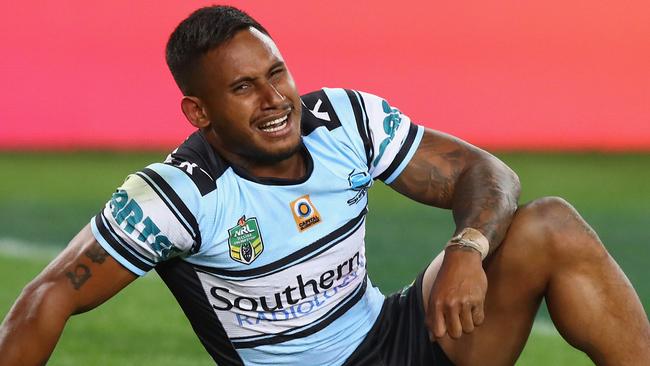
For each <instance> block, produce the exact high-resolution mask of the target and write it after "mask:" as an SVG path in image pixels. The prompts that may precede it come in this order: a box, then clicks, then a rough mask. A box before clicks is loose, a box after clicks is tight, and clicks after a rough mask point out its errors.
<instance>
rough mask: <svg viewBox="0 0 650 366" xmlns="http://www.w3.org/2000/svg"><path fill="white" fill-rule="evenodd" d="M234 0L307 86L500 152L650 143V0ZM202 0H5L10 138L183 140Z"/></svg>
mask: <svg viewBox="0 0 650 366" xmlns="http://www.w3.org/2000/svg"><path fill="white" fill-rule="evenodd" d="M402 3H406V2H395V1H351V0H347V1H327V2H315V1H314V2H312V1H304V0H303V1H273V2H271V1H232V2H230V4H232V5H235V6H238V7H241V8H242V9H243V10H245V11H247V12H249V13H250V14H251V15H252V16H254V17H255V18H257V19H258V20H259V21H260V22H261V23H262V24H263V25H265V27H266V28H267V29H269V31H270V32H271V34H272V36H273V37H274V38H275V40H276V43H277V44H278V45H279V47H280V49H281V51H282V52H283V54H284V57H285V59H286V61H287V63H288V65H289V67H290V68H291V70H292V72H293V74H294V77H295V79H296V81H297V83H298V86H299V88H300V90H301V92H308V91H311V90H314V89H316V88H320V87H322V86H329V87H347V88H354V89H359V90H363V91H368V92H372V93H375V94H378V95H381V96H383V97H385V98H386V99H387V100H388V101H389V102H391V104H393V105H394V106H397V107H398V108H400V109H401V110H402V111H404V112H405V113H406V114H408V115H410V116H411V118H412V119H413V120H415V121H417V122H419V123H421V124H424V125H426V126H429V127H432V128H435V129H439V130H442V131H445V132H448V133H451V134H454V135H457V136H459V137H462V138H465V139H467V140H469V141H470V142H472V143H475V144H477V145H479V146H482V147H485V148H488V149H500V150H503V149H510V150H512V149H518V150H540V149H562V150H585V149H586V150H602V151H611V150H640V151H650V2H648V1H647V0H629V1H628V0H618V1H613V0H612V1H594V0H591V1H586V0H585V1H581V0H574V1H558V0H547V1H539V0H535V1H515V0H503V1H491V2H490V1H471V0H462V1H454V2H451V1H431V2H418V3H417V4H416V3H414V4H410V5H399V4H402ZM207 4H209V2H204V1H180V0H179V1H125V0H118V1H110V2H89V1H81V0H68V1H44V2H40V1H29V0H26V1H22V2H18V1H6V0H5V1H2V2H1V3H0V44H1V45H2V46H1V48H0V81H1V83H2V87H1V88H0V149H4V150H7V149H19V150H24V149H79V148H142V149H154V148H170V147H172V146H174V145H176V144H178V143H179V142H181V141H182V140H183V139H184V137H185V136H186V135H187V134H188V133H189V132H191V130H192V129H191V126H190V125H189V124H188V123H187V122H186V121H185V119H184V117H183V116H182V114H181V112H180V107H179V100H180V96H181V94H180V92H179V91H178V89H177V88H176V86H175V84H174V82H173V80H172V78H171V76H170V74H169V72H168V71H167V68H166V65H165V62H164V45H165V42H166V40H167V37H168V36H169V34H170V32H171V31H172V30H173V29H174V27H175V26H176V24H177V23H178V22H179V21H181V20H182V19H183V18H185V17H186V16H187V15H188V14H189V13H190V12H191V11H193V10H194V9H196V8H198V7H200V6H203V5H207Z"/></svg>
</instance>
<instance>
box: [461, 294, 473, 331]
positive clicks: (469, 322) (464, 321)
mask: <svg viewBox="0 0 650 366" xmlns="http://www.w3.org/2000/svg"><path fill="white" fill-rule="evenodd" d="M460 324H461V325H462V326H463V332H464V333H471V332H473V331H474V318H473V316H472V304H470V303H469V302H464V303H463V305H462V308H461V311H460Z"/></svg>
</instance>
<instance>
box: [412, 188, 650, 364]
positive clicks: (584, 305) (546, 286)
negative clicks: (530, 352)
mask: <svg viewBox="0 0 650 366" xmlns="http://www.w3.org/2000/svg"><path fill="white" fill-rule="evenodd" d="M441 259H442V256H439V258H436V260H434V261H433V262H432V263H431V265H430V266H429V268H427V271H426V273H425V278H424V284H423V287H422V288H423V290H422V291H423V296H424V301H425V309H427V306H426V305H427V302H428V299H429V293H430V290H431V286H432V285H433V281H434V279H435V276H436V274H437V272H438V269H439V268H440V263H441V262H442V260H441ZM484 266H485V269H486V274H487V277H488V291H487V296H486V300H485V322H484V323H483V325H481V326H480V327H478V328H476V329H475V330H474V332H473V333H471V334H464V335H463V336H462V337H461V338H460V339H458V340H453V339H451V338H449V337H445V338H443V339H440V340H439V342H440V345H441V347H442V348H443V350H444V351H445V353H446V354H447V356H448V357H449V358H450V359H451V360H452V361H454V363H456V364H457V365H459V366H461V365H512V364H514V363H515V361H516V359H517V357H518V356H519V354H520V353H521V350H522V349H523V347H524V344H525V342H526V339H527V338H528V334H529V333H530V329H531V327H532V323H533V320H534V317H535V313H536V312H537V309H538V308H539V304H540V302H541V300H542V298H544V299H545V300H546V303H547V305H548V308H549V312H550V314H551V318H552V319H553V322H554V324H555V326H556V328H557V329H558V330H559V332H560V334H561V335H562V336H563V337H564V339H566V340H567V341H568V342H569V343H570V344H571V345H573V346H574V347H576V348H578V349H580V350H582V351H584V352H586V353H587V355H589V357H590V358H591V359H592V360H593V361H594V362H595V363H597V364H598V365H650V324H649V323H648V319H647V316H646V314H645V312H644V310H643V307H642V306H641V303H640V301H639V298H638V296H637V295H636V293H635V291H634V289H633V288H632V286H631V284H630V283H629V281H628V279H627V277H625V275H624V274H623V272H622V271H621V269H620V268H619V267H618V265H617V264H616V262H614V260H613V259H612V258H611V257H610V256H609V254H608V253H607V251H606V250H605V248H604V247H603V245H602V243H601V242H600V240H599V239H598V237H597V235H596V234H595V233H594V231H593V230H592V229H591V228H590V227H589V226H588V225H587V223H586V222H585V221H584V220H583V219H582V218H581V217H580V216H579V214H578V213H577V212H576V211H575V210H574V209H573V208H572V207H571V206H570V205H569V204H568V203H566V202H565V201H564V200H562V199H558V198H544V199H540V200H536V201H533V202H531V203H529V204H527V205H525V206H522V207H521V208H520V209H519V210H518V211H517V214H516V215H515V218H514V220H513V222H512V225H511V226H510V229H509V230H508V234H507V235H506V238H505V239H504V241H503V243H502V244H501V246H500V247H499V249H498V250H497V251H496V252H495V253H493V254H492V255H491V257H490V258H488V259H487V260H486V261H485V263H484Z"/></svg>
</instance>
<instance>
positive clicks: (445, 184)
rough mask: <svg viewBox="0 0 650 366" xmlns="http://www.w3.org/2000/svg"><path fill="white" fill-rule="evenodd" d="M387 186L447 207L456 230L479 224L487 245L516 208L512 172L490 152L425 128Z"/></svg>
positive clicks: (495, 239) (496, 242)
mask: <svg viewBox="0 0 650 366" xmlns="http://www.w3.org/2000/svg"><path fill="white" fill-rule="evenodd" d="M391 186H392V187H393V188H394V189H396V190H397V191H398V192H400V193H402V194H404V195H406V196H407V197H410V198H411V199H414V200H416V201H419V202H422V203H425V204H429V205H433V206H436V207H441V208H449V209H451V210H452V211H453V216H454V221H455V223H456V227H457V231H460V230H462V229H463V228H465V227H473V228H475V229H479V230H480V231H481V232H482V233H483V234H484V235H485V236H486V237H487V238H488V240H489V242H490V249H491V250H492V249H494V248H496V247H497V246H498V245H499V243H500V242H501V240H502V239H503V237H504V235H505V233H506V231H507V229H508V227H509V226H510V222H511V220H512V216H513V214H514V212H515V210H516V208H517V200H518V197H519V181H518V179H517V177H516V175H515V174H514V173H513V172H512V171H511V170H510V169H509V168H508V167H507V166H506V165H505V164H503V163H502V162H500V161H499V160H498V159H496V158H495V157H493V156H491V155H490V154H488V153H486V152H484V151H482V150H478V149H475V148H472V147H471V146H470V145H467V144H464V143H462V142H461V141H458V140H455V139H453V138H450V137H448V136H444V135H437V134H436V133H431V134H429V135H428V136H427V135H426V134H425V138H423V139H422V142H421V144H420V146H419V147H418V150H417V152H416V154H415V156H414V157H413V158H412V159H411V161H410V162H409V164H408V166H407V168H406V169H405V170H404V172H403V173H402V174H401V175H400V177H398V179H397V180H395V181H394V182H393V183H392V184H391Z"/></svg>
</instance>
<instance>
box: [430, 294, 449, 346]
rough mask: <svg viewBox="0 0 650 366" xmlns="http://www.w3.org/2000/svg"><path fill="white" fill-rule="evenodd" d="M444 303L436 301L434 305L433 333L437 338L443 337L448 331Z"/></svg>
mask: <svg viewBox="0 0 650 366" xmlns="http://www.w3.org/2000/svg"><path fill="white" fill-rule="evenodd" d="M442 309H443V307H442V303H440V302H436V303H435V307H434V311H433V314H434V317H433V335H434V336H435V337H436V338H442V337H444V336H445V333H447V326H446V325H445V316H444V314H443V310H442Z"/></svg>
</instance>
